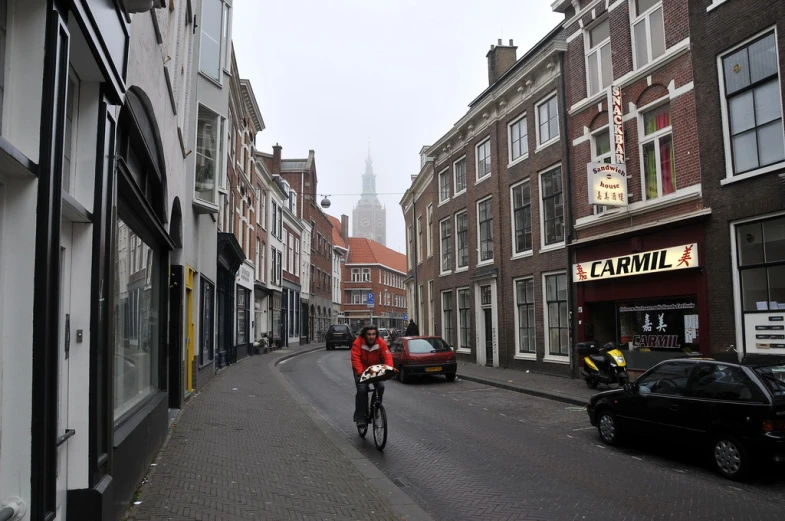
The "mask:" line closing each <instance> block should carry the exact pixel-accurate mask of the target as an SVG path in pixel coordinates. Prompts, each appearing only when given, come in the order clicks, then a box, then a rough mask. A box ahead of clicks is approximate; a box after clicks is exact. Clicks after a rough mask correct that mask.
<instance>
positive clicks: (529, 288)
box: [515, 279, 535, 354]
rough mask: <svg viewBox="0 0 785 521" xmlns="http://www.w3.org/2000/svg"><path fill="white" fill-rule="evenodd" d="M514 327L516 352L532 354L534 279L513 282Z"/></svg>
mask: <svg viewBox="0 0 785 521" xmlns="http://www.w3.org/2000/svg"><path fill="white" fill-rule="evenodd" d="M515 307H516V309H517V310H518V312H517V313H516V314H515V327H516V329H517V335H516V344H517V347H518V349H517V352H518V354H534V353H535V349H534V279H524V280H518V281H516V282H515Z"/></svg>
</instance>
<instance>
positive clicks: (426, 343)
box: [409, 338, 450, 354]
mask: <svg viewBox="0 0 785 521" xmlns="http://www.w3.org/2000/svg"><path fill="white" fill-rule="evenodd" d="M449 350H450V346H448V345H447V343H446V342H445V341H444V340H442V339H441V338H415V339H412V340H409V352H410V353H414V354H422V353H433V352H435V351H449Z"/></svg>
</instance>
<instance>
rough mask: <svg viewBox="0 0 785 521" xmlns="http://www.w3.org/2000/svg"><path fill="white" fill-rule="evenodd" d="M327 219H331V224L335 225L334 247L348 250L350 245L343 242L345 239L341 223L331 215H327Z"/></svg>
mask: <svg viewBox="0 0 785 521" xmlns="http://www.w3.org/2000/svg"><path fill="white" fill-rule="evenodd" d="M327 218H328V219H330V223H331V224H332V225H333V246H338V247H339V248H343V249H344V250H348V249H349V245H348V244H346V243H345V242H343V237H341V221H339V220H338V219H337V218H336V217H333V216H332V215H329V214H327Z"/></svg>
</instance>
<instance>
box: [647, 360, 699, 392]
mask: <svg viewBox="0 0 785 521" xmlns="http://www.w3.org/2000/svg"><path fill="white" fill-rule="evenodd" d="M693 366H694V364H689V363H686V364H685V363H679V362H669V363H664V364H662V365H660V366H658V367H657V368H656V369H654V370H653V371H651V372H650V373H646V374H645V375H643V376H641V377H640V378H638V381H637V384H638V392H639V393H640V394H643V395H647V394H665V395H669V396H684V395H685V394H687V382H688V381H689V379H690V373H691V372H692V368H693Z"/></svg>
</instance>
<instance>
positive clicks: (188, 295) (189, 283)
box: [185, 266, 196, 396]
mask: <svg viewBox="0 0 785 521" xmlns="http://www.w3.org/2000/svg"><path fill="white" fill-rule="evenodd" d="M195 329H196V328H195V326H194V270H193V269H192V268H191V267H190V266H186V268H185V347H186V349H185V394H186V396H188V395H190V394H191V393H192V392H193V367H194V343H195V340H196V332H195Z"/></svg>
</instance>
